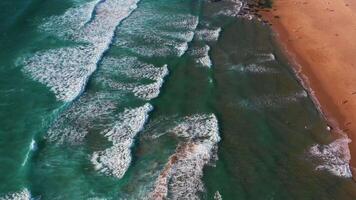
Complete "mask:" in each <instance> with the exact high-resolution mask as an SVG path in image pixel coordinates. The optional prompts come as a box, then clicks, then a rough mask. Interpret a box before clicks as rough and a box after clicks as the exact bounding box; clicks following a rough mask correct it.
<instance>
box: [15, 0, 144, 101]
mask: <svg viewBox="0 0 356 200" xmlns="http://www.w3.org/2000/svg"><path fill="white" fill-rule="evenodd" d="M137 3H138V0H129V1H127V0H106V1H93V2H89V3H88V4H85V5H84V6H80V7H76V8H72V9H69V10H68V11H67V12H65V13H64V14H63V15H62V16H58V17H52V18H50V19H49V22H47V23H45V24H44V25H43V26H42V27H41V30H44V31H47V32H49V33H53V34H55V35H57V36H58V37H61V38H63V39H66V40H71V41H74V42H78V43H79V42H80V43H84V44H81V45H77V46H74V47H63V48H57V49H50V50H46V51H40V52H37V53H35V54H34V55H33V56H32V57H28V58H25V59H24V60H23V62H22V63H23V64H24V65H25V67H24V72H25V73H27V74H29V75H30V76H32V77H33V78H34V79H35V80H37V81H39V82H41V83H43V84H45V85H47V86H48V87H49V88H50V89H51V91H53V92H54V94H55V95H56V97H57V98H58V99H59V100H63V101H72V100H73V99H74V98H76V97H77V96H78V95H79V94H80V93H81V92H82V91H83V89H84V87H85V85H86V82H87V81H88V78H89V77H90V75H91V74H92V73H93V72H94V71H95V70H96V67H97V63H98V62H99V61H100V59H101V57H102V55H103V53H104V52H105V51H106V50H107V49H108V48H109V45H110V44H111V41H112V39H113V36H114V31H115V29H116V27H117V25H118V24H119V23H120V22H121V21H122V20H123V19H125V18H126V17H127V16H129V15H130V14H131V12H132V11H133V10H134V9H135V8H136V4H137ZM93 14H95V15H93Z"/></svg>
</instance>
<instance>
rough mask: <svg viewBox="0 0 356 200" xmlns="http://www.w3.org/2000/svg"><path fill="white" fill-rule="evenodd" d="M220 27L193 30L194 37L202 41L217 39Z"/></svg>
mask: <svg viewBox="0 0 356 200" xmlns="http://www.w3.org/2000/svg"><path fill="white" fill-rule="evenodd" d="M220 32H221V28H220V27H219V28H216V29H202V30H198V31H196V32H195V37H196V39H198V40H202V41H207V42H210V41H217V40H218V39H219V36H220Z"/></svg>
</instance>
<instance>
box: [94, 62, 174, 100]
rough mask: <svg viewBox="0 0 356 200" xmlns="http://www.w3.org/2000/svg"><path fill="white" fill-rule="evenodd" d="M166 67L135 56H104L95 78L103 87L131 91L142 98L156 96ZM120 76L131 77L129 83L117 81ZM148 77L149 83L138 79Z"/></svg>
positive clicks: (162, 81)
mask: <svg viewBox="0 0 356 200" xmlns="http://www.w3.org/2000/svg"><path fill="white" fill-rule="evenodd" d="M168 73H169V72H168V67H167V65H164V66H162V67H155V66H154V65H152V64H147V63H143V62H141V61H139V60H137V58H135V57H123V58H110V57H109V58H104V59H103V62H102V68H101V70H100V72H99V74H98V75H99V76H98V78H97V79H96V80H95V81H96V82H97V83H98V84H102V85H104V86H105V88H111V89H114V90H124V91H126V92H129V93H130V92H131V93H133V94H134V95H135V96H137V97H139V98H141V99H143V100H151V99H154V98H156V97H158V95H159V93H160V88H161V87H162V85H163V83H164V78H165V77H166V76H167V75H168ZM120 77H124V78H126V79H127V78H128V79H132V80H133V81H130V82H129V83H123V82H120V81H117V79H119V78H120ZM145 79H148V80H150V81H151V83H148V84H143V83H140V81H143V80H145Z"/></svg>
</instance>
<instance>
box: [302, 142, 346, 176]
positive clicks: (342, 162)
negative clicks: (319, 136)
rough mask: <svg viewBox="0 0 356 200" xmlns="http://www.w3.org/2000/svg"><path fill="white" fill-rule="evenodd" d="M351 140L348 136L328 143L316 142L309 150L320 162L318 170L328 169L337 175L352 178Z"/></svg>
mask: <svg viewBox="0 0 356 200" xmlns="http://www.w3.org/2000/svg"><path fill="white" fill-rule="evenodd" d="M350 142H351V140H350V139H348V138H347V137H346V136H345V137H342V138H339V139H336V140H335V141H333V142H332V143H330V144H328V145H320V144H316V145H314V146H312V147H311V148H310V150H309V153H310V156H311V157H312V158H314V159H316V160H318V161H319V162H320V164H318V165H317V167H316V170H326V171H328V172H330V173H332V174H334V175H336V176H340V177H345V178H351V177H352V174H351V170H350V166H349V162H350V159H351V157H350V150H349V147H348V144H349V143H350Z"/></svg>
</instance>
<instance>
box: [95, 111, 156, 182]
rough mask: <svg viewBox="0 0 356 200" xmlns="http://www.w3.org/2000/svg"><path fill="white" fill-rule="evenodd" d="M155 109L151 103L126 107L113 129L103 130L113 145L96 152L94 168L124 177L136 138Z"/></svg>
mask: <svg viewBox="0 0 356 200" xmlns="http://www.w3.org/2000/svg"><path fill="white" fill-rule="evenodd" d="M152 109H153V107H152V106H151V105H150V104H145V105H144V106H142V107H139V108H135V109H125V111H124V112H123V113H122V114H120V115H119V116H118V121H117V123H116V125H115V126H114V127H113V128H112V129H108V130H105V131H103V132H102V133H101V134H103V135H104V136H105V137H106V138H107V139H108V141H110V142H112V145H113V146H112V147H110V148H108V149H105V150H103V151H97V152H94V153H93V155H92V157H91V162H92V163H93V165H94V168H95V169H96V170H98V171H100V172H101V173H103V174H106V175H112V176H114V177H116V178H122V177H123V176H124V174H125V172H126V171H127V169H128V168H129V166H130V163H131V146H132V145H133V142H134V138H135V136H136V135H137V133H138V132H139V131H141V130H142V129H143V126H144V124H145V122H146V120H147V118H148V113H149V112H150V111H151V110H152Z"/></svg>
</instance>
